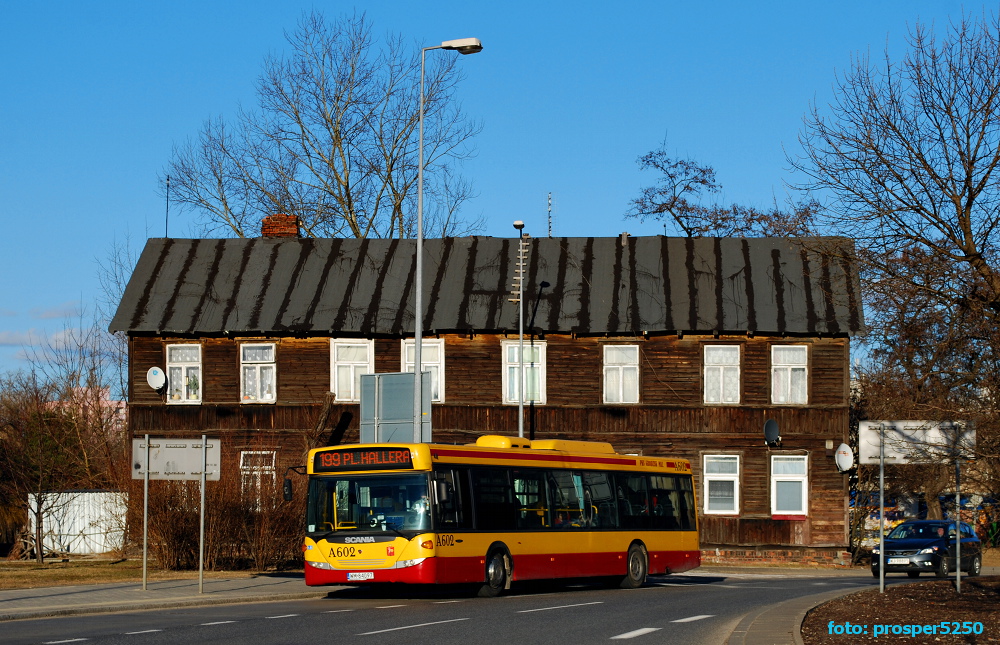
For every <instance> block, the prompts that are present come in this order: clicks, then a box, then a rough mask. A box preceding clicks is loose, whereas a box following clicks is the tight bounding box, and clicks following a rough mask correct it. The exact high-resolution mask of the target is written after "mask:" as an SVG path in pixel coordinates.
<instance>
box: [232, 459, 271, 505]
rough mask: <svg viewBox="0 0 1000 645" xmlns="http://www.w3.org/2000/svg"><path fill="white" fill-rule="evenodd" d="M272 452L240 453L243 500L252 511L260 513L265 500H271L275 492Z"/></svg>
mask: <svg viewBox="0 0 1000 645" xmlns="http://www.w3.org/2000/svg"><path fill="white" fill-rule="evenodd" d="M276 456H277V453H276V452H275V451H274V450H242V451H240V482H241V488H242V492H243V499H244V500H248V501H249V502H250V505H251V506H252V508H253V510H255V511H260V510H261V506H262V503H263V501H264V500H265V499H273V498H274V496H275V494H276V491H275V457H276Z"/></svg>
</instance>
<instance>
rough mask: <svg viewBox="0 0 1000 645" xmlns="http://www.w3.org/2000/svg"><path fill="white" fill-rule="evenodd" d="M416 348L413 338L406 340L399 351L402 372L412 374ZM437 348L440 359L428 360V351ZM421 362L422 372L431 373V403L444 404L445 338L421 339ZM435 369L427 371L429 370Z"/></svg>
mask: <svg viewBox="0 0 1000 645" xmlns="http://www.w3.org/2000/svg"><path fill="white" fill-rule="evenodd" d="M414 347H416V343H414V341H413V339H412V338H409V339H404V340H403V341H402V343H401V345H400V349H399V364H400V370H399V371H401V372H412V371H413V362H414V361H415V360H416V356H415V355H413V353H414V352H413V349H414ZM428 348H437V350H438V359H437V360H436V361H429V360H427V349H428ZM420 362H421V367H422V368H423V369H422V371H424V372H430V373H431V401H432V402H434V403H444V339H443V338H421V339H420ZM429 367H430V368H434V369H427V368H429Z"/></svg>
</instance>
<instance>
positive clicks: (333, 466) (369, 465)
mask: <svg viewBox="0 0 1000 645" xmlns="http://www.w3.org/2000/svg"><path fill="white" fill-rule="evenodd" d="M412 468H413V458H412V456H411V455H410V451H409V449H407V448H348V449H345V450H327V451H324V452H318V453H316V456H315V458H314V459H313V472H315V473H332V472H339V471H343V470H406V469H412Z"/></svg>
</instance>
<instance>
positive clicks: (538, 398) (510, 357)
mask: <svg viewBox="0 0 1000 645" xmlns="http://www.w3.org/2000/svg"><path fill="white" fill-rule="evenodd" d="M502 351H503V379H502V380H503V402H504V403H513V404H517V403H518V401H519V399H520V392H521V379H520V378H518V376H519V375H520V373H521V361H520V354H519V352H520V343H519V341H516V340H505V341H503V342H502ZM524 402H525V403H545V341H539V340H535V341H525V343H524Z"/></svg>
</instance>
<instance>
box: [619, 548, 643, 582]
mask: <svg viewBox="0 0 1000 645" xmlns="http://www.w3.org/2000/svg"><path fill="white" fill-rule="evenodd" d="M625 565H626V567H628V568H627V569H626V573H625V576H624V577H623V578H622V579H621V582H620V583H619V585H618V586H619V587H621V588H622V589H638V588H639V587H641V586H642V583H644V582H646V572H647V570H648V569H647V567H648V565H647V564H646V549H644V548H643V547H642V545H640V544H633V545H632V546H630V547H629V548H628V555H627V556H626V557H625Z"/></svg>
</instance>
